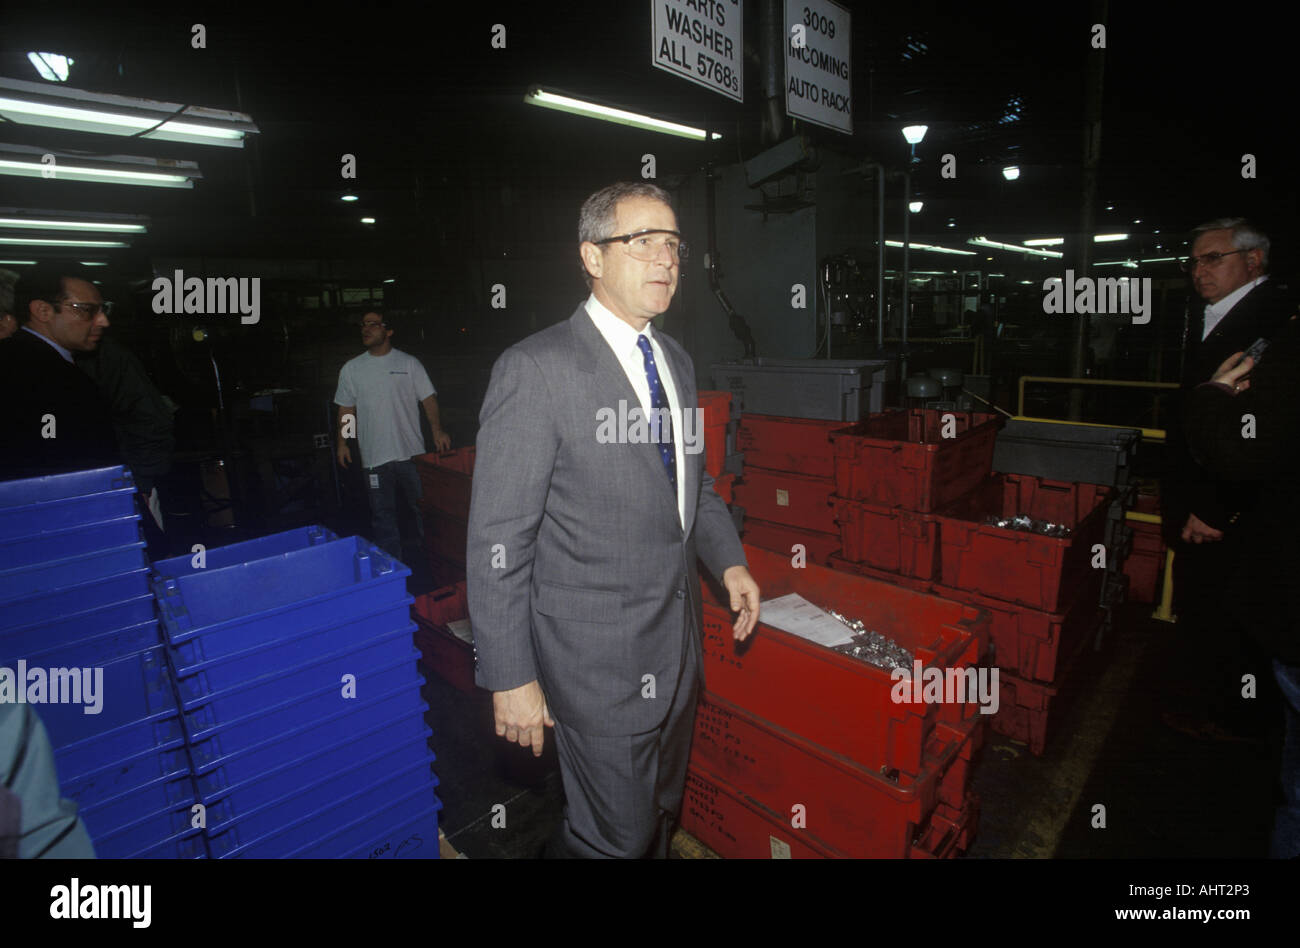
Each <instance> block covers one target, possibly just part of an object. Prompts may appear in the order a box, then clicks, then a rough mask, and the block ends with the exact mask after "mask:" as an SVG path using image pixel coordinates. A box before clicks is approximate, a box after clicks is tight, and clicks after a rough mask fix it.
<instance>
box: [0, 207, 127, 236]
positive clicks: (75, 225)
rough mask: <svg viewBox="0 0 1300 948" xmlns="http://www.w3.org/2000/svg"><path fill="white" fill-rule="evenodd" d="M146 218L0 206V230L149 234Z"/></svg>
mask: <svg viewBox="0 0 1300 948" xmlns="http://www.w3.org/2000/svg"><path fill="white" fill-rule="evenodd" d="M148 220H149V219H148V218H147V217H137V216H135V215H128V214H94V215H90V214H86V215H75V216H74V215H68V214H64V213H60V212H58V211H34V210H27V209H25V208H15V207H0V230H54V231H59V230H75V231H88V232H91V233H101V234H145V233H148V230H149V229H148V227H147V226H146V225H147V224H148Z"/></svg>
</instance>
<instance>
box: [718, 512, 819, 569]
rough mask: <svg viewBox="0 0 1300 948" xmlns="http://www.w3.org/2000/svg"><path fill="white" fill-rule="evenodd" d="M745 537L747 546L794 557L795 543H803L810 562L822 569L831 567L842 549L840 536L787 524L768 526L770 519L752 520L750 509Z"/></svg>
mask: <svg viewBox="0 0 1300 948" xmlns="http://www.w3.org/2000/svg"><path fill="white" fill-rule="evenodd" d="M741 537H742V538H743V539H744V541H745V542H746V543H752V544H753V545H754V546H758V547H762V548H763V549H765V550H771V551H773V552H774V553H784V554H786V555H787V556H793V555H794V551H793V547H794V546H795V544H802V545H803V548H804V550H805V551H806V554H807V558H808V562H809V563H815V564H816V565H818V566H825V565H827V564H828V563H829V562H830V558H831V554H833V553H834V552H836V551H837V550H838V549H839V548H840V535H839V534H838V533H818V532H817V531H815V530H800V529H799V528H798V527H790V526H786V525H785V524H783V523H768V522H767V521H766V520H758V519H757V518H754V517H750V516H749V511H748V510H746V511H745V531H744V533H742V534H741Z"/></svg>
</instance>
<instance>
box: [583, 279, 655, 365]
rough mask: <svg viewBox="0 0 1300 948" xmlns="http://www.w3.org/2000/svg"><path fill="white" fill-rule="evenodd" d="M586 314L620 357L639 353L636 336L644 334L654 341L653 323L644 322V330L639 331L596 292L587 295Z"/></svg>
mask: <svg viewBox="0 0 1300 948" xmlns="http://www.w3.org/2000/svg"><path fill="white" fill-rule="evenodd" d="M586 306H587V315H588V316H590V317H591V321H592V322H593V323H595V324H596V328H597V329H599V330H600V334H601V335H602V336H604V337H605V341H606V342H607V343H609V346H610V348H611V349H613V350H614V351H615V352H617V353H619V354H620V356H619V357H620V358H627V357H628V356H630V355H633V354H635V355H640V349H639V347H638V345H637V337H639V336H642V335H644V336H645V337H646V338H647V339H649V340H650V341H651V342H654V336H653V335H652V334H651V330H652V329H653V327H654V324H653V323H646V326H645V332H644V333H639V332H637V331H636V330H635V329H633V328H632V327H631V326H629V325H628V324H627V323H626V322H624V321H623V320H621V319H619V318H618V317H617V316H615V315H614V314H613V313H612V312H610V310H609V307H607V306H606V305H605V304H604V303H602V302H601V301H600V300H598V299H596V294H595V293H592V294H591V295H590V296H589V297H587V303H586Z"/></svg>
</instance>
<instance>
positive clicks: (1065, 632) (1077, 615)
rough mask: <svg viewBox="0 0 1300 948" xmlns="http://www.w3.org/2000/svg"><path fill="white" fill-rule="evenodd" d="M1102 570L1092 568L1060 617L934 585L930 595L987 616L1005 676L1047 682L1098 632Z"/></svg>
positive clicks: (996, 654)
mask: <svg viewBox="0 0 1300 948" xmlns="http://www.w3.org/2000/svg"><path fill="white" fill-rule="evenodd" d="M1103 572H1104V571H1103V570H1099V569H1095V570H1092V573H1091V574H1090V575H1088V576H1086V577H1085V582H1084V583H1083V585H1082V586H1081V587H1080V588H1077V589H1075V590H1074V593H1073V601H1072V602H1071V603H1070V606H1069V608H1068V609H1065V610H1062V611H1061V612H1043V611H1042V610H1040V609H1030V608H1028V607H1027V606H1020V605H1016V604H1015V603H1011V602H1005V601H1003V600H1001V599H994V598H993V597H991V596H981V595H980V594H979V593H973V592H970V591H969V590H965V589H955V588H952V587H950V586H940V585H936V586H934V594H935V595H936V596H943V597H944V598H945V599H952V600H954V601H956V602H966V603H970V604H971V605H972V606H978V607H979V608H980V609H983V610H984V611H985V612H987V613H988V614H989V618H990V624H989V636H990V638H991V640H992V643H993V648H994V660H995V662H996V663H997V665H998V667H999V668H1000V669H1001V670H1002V672H1003V673H1006V672H1010V673H1012V674H1015V675H1019V676H1020V677H1022V678H1025V679H1033V680H1037V681H1041V682H1051V681H1054V680H1055V679H1056V677H1057V673H1058V672H1059V671H1060V667H1059V666H1060V663H1061V662H1062V661H1064V660H1065V659H1067V658H1068V657H1069V656H1070V655H1073V654H1074V653H1075V651H1076V650H1077V649H1078V647H1079V643H1080V642H1082V641H1083V640H1084V639H1086V638H1087V636H1088V635H1089V634H1090V632H1091V631H1092V630H1094V629H1095V627H1096V618H1097V611H1098V610H1099V609H1100V608H1101V607H1100V606H1099V605H1098V596H1099V594H1100V592H1101V582H1102V579H1103V575H1102V574H1103Z"/></svg>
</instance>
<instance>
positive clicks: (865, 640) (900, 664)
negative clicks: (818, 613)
mask: <svg viewBox="0 0 1300 948" xmlns="http://www.w3.org/2000/svg"><path fill="white" fill-rule="evenodd" d="M826 611H827V612H828V613H829V614H830V615H832V616H834V617H835V618H836V619H838V620H839V621H840V622H843V623H844V624H845V625H846V626H848V627H849V628H850V629H852V630H853V641H852V642H850V643H847V644H845V645H837V646H835V648H834V649H833V650H834V651H836V652H839V653H840V654H841V655H847V656H849V657H850V658H856V659H858V661H862V662H867V663H868V664H870V665H875V666H876V667H877V668H883V669H885V670H886V671H892V670H893V669H895V668H906V669H909V670H910V669H911V667H912V653H911V652H909V651H908V650H907V649H905V648H903V647H902V646H901V645H899V644H898V643H897V642H895V641H894V640H893V639H891V638H889V637H888V636H886V635H882V634H881V633H879V632H877V631H875V630H874V629H868V628H867V627H866V626H865V625H864V624H863V622H862V620H860V619H852V620H851V619H848V618H846V617H845V616H843V615H841V614H840V613H838V612H836V611H835V610H834V609H827V610H826Z"/></svg>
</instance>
